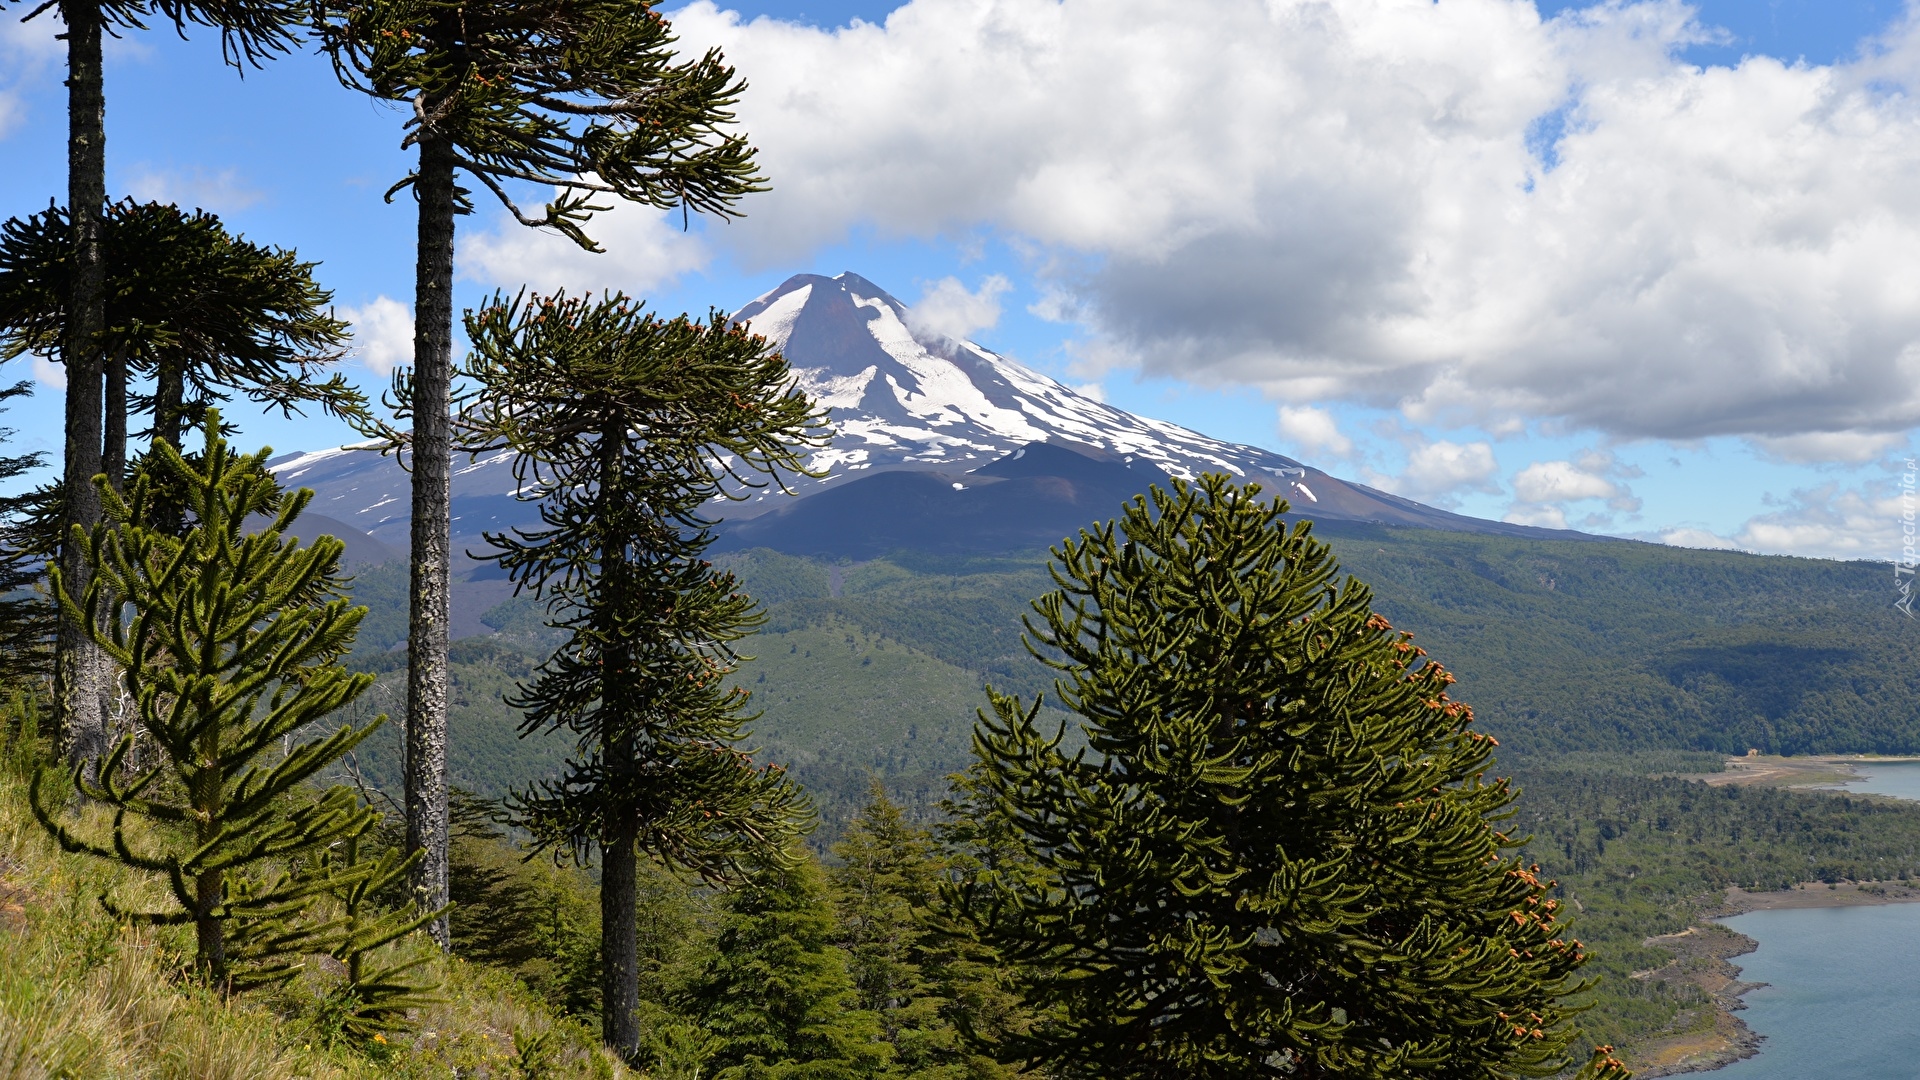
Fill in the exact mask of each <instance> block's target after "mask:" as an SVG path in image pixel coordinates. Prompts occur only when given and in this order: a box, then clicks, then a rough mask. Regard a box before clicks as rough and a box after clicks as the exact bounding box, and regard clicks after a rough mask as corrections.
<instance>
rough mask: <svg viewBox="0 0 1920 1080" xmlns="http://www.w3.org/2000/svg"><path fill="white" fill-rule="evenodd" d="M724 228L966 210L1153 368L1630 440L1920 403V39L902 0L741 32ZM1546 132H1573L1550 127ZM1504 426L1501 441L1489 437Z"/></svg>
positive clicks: (1621, 23) (1817, 423)
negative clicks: (1829, 56)
mask: <svg viewBox="0 0 1920 1080" xmlns="http://www.w3.org/2000/svg"><path fill="white" fill-rule="evenodd" d="M675 22H676V27H677V29H678V30H679V32H680V33H681V35H682V38H683V40H684V41H685V42H686V44H687V46H688V47H689V48H693V49H698V48H702V47H706V46H709V45H717V46H721V47H723V48H724V49H725V50H726V53H727V56H728V59H729V60H730V61H732V62H734V63H736V64H738V65H739V66H740V69H741V70H743V71H750V72H752V73H753V82H754V87H753V91H752V92H751V93H750V94H748V95H747V97H746V98H745V99H744V101H743V102H742V104H741V106H740V114H741V117H742V119H743V121H744V124H745V126H746V128H747V130H748V131H750V132H751V134H752V137H753V139H754V141H755V144H756V145H757V146H759V147H760V149H761V160H762V162H763V164H764V166H765V167H766V169H767V172H768V174H769V175H770V176H773V177H775V178H776V182H775V183H774V185H773V188H772V191H771V192H769V193H768V194H765V195H761V196H755V197H754V198H752V199H750V200H748V203H747V205H746V209H747V210H748V211H749V217H748V218H747V219H746V220H745V221H744V222H742V223H740V224H739V225H737V226H733V227H729V229H727V230H726V231H725V234H724V236H725V239H724V241H723V242H725V243H728V244H731V245H733V246H734V247H735V248H736V250H737V251H739V252H741V253H743V254H744V255H745V256H746V257H747V258H748V259H749V260H750V261H751V260H759V261H763V262H764V261H772V260H778V259H786V258H792V257H795V256H798V255H799V254H801V253H804V252H807V251H809V250H811V249H812V248H813V247H814V246H816V245H818V244H821V243H823V242H830V241H833V240H835V239H838V238H839V237H842V236H844V235H845V234H846V233H847V232H848V230H850V229H853V228H857V227H872V228H877V229H878V230H880V231H881V232H882V233H885V234H890V235H903V234H904V235H922V236H933V235H955V234H961V233H965V232H967V231H969V230H976V229H978V228H981V227H983V226H984V227H987V228H990V229H997V230H1000V231H1001V232H1002V233H1003V234H1007V235H1012V236H1016V237H1020V238H1024V239H1025V240H1026V241H1030V242H1033V243H1036V244H1038V245H1040V246H1041V248H1042V249H1043V250H1045V251H1047V252H1049V253H1051V254H1054V255H1058V256H1062V259H1061V262H1060V265H1065V266H1073V267H1076V268H1078V269H1075V270H1074V271H1072V272H1071V273H1065V272H1063V273H1061V274H1059V275H1058V276H1057V277H1056V279H1055V280H1052V281H1051V282H1050V284H1052V285H1053V286H1055V287H1056V289H1057V290H1058V291H1059V293H1061V294H1063V295H1062V296H1061V297H1055V298H1054V299H1052V300H1049V301H1048V303H1047V304H1046V305H1045V309H1046V310H1048V311H1050V312H1054V313H1061V314H1065V313H1068V312H1071V313H1074V314H1075V315H1077V316H1078V317H1079V319H1080V321H1083V323H1084V325H1086V326H1088V327H1089V328H1090V329H1091V330H1092V331H1093V332H1094V333H1095V334H1096V335H1098V336H1101V337H1103V338H1105V339H1106V340H1107V342H1108V343H1109V348H1108V349H1107V350H1106V351H1105V352H1103V353H1100V354H1099V355H1102V356H1106V357H1126V358H1128V359H1129V360H1130V362H1132V363H1135V364H1138V365H1140V366H1141V367H1143V368H1144V369H1146V370H1147V371H1148V372H1149V373H1150V374H1163V375H1172V376H1176V377H1181V378H1186V379H1191V380H1195V381H1201V382H1208V381H1212V382H1220V383H1243V384H1250V385H1255V386H1259V387H1262V388H1264V389H1266V390H1268V391H1269V392H1271V393H1273V394H1275V395H1276V396H1278V397H1280V398H1282V399H1283V400H1289V401H1296V402H1297V401H1309V400H1315V401H1325V400H1328V399H1332V398H1344V399H1349V400H1358V401H1366V402H1370V403H1373V404H1376V405H1383V406H1387V407H1395V408H1399V409H1402V410H1403V411H1404V412H1405V413H1406V414H1407V415H1408V416H1409V417H1410V418H1412V419H1414V420H1416V421H1418V422H1423V423H1424V422H1442V421H1444V422H1448V423H1452V422H1455V421H1459V422H1467V421H1473V422H1479V423H1483V424H1487V425H1495V424H1498V423H1501V422H1503V421H1504V422H1509V423H1510V422H1511V419H1512V418H1513V417H1515V416H1528V417H1551V418H1557V419H1560V420H1562V421H1565V422H1567V423H1570V424H1572V425H1574V426H1576V427H1586V428H1592V429H1598V430H1601V431H1605V432H1609V433H1613V434H1616V435H1622V436H1654V437H1664V438H1695V437H1704V436H1710V435H1715V434H1740V435H1753V436H1764V437H1769V438H1775V439H1778V438H1785V437H1792V436H1799V435H1804V434H1807V433H1810V432H1836V431H1867V432H1884V431H1892V430H1900V429H1904V428H1907V427H1911V426H1914V425H1916V424H1920V286H1916V285H1915V284H1914V283H1915V282H1920V184H1916V183H1914V180H1913V178H1914V176H1915V175H1916V173H1917V172H1920V95H1915V94H1913V93H1911V92H1910V91H1911V90H1912V89H1913V88H1915V87H1920V26H1916V25H1913V24H1912V23H1906V24H1902V26H1901V27H1900V28H1898V29H1897V30H1896V31H1895V32H1893V33H1892V34H1891V35H1890V36H1889V38H1888V41H1887V43H1886V45H1885V47H1884V48H1883V49H1880V50H1878V51H1875V52H1873V53H1872V55H1870V56H1868V57H1867V58H1866V59H1863V60H1860V61H1858V62H1855V63H1852V64H1850V65H1843V66H1839V67H1827V66H1817V65H1804V64H1797V65H1793V66H1788V65H1784V64H1781V63H1779V62H1777V61H1775V60H1772V59H1769V58H1766V57H1750V58H1748V59H1745V60H1743V61H1742V62H1741V63H1740V64H1739V65H1738V66H1737V67H1733V68H1726V67H1708V68H1700V67H1696V66H1693V65H1689V64H1686V63H1683V62H1680V61H1679V60H1678V59H1677V58H1676V57H1675V55H1674V54H1675V50H1676V49H1678V48H1679V47H1681V46H1683V45H1684V44H1686V43H1688V42H1691V41H1695V40H1699V39H1701V38H1703V37H1705V36H1708V34H1709V31H1708V30H1706V29H1704V28H1702V27H1701V26H1700V25H1698V24H1697V23H1696V22H1695V21H1694V19H1693V14H1692V9H1690V8H1688V7H1687V6H1685V5H1683V4H1681V3H1679V2H1677V0H1647V2H1640V3H1632V2H1625V0H1614V2H1609V3H1602V4H1596V5H1594V6H1591V7H1588V8H1586V9H1584V10H1579V11H1571V12H1567V13H1563V14H1562V15H1560V16H1558V17H1556V18H1554V19H1552V20H1546V21H1543V20H1542V19H1541V18H1540V17H1539V14H1538V12H1537V10H1536V8H1535V6H1534V5H1533V4H1532V3H1531V2H1529V0H1454V2H1449V3H1445V4H1423V3H1393V2H1387V0H1373V2H1357V3H1349V4H1326V3H1323V2H1318V0H1272V2H1270V3H1265V4H1247V3H1243V2H1240V0H1194V2H1192V3H1188V4H1179V5H1169V4H1164V3H1159V2H1156V0H914V2H913V3H910V4H908V5H906V6H905V7H902V8H900V9H898V10H896V11H894V12H893V13H892V14H891V15H890V16H888V18H887V20H886V22H885V23H884V24H870V23H857V24H854V25H852V26H848V27H842V28H838V29H817V28H810V27H804V26H799V25H796V24H791V23H784V22H780V21H777V20H773V19H768V18H760V19H755V20H753V21H750V22H743V21H742V20H741V19H740V18H739V17H738V16H737V15H735V14H733V13H731V12H725V11H722V10H720V9H719V8H717V7H716V6H715V5H714V4H713V3H711V2H710V0H696V2H695V3H693V4H692V5H691V6H689V7H687V8H686V9H684V10H682V11H681V12H680V13H679V15H678V16H677V17H676V20H675ZM1543 133H1547V134H1548V135H1550V136H1552V137H1551V139H1550V140H1549V139H1548V138H1546V137H1543ZM1489 430H1492V428H1491V427H1489Z"/></svg>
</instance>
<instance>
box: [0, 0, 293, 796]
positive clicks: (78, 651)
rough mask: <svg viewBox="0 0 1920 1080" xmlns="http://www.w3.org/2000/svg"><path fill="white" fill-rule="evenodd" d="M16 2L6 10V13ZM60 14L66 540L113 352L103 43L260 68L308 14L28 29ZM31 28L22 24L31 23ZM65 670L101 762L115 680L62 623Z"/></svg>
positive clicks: (217, 11) (79, 725)
mask: <svg viewBox="0 0 1920 1080" xmlns="http://www.w3.org/2000/svg"><path fill="white" fill-rule="evenodd" d="M7 2H8V0H0V6H4V5H5V4H6V3H7ZM48 11H58V12H59V14H60V19H61V21H62V22H63V23H65V24H66V33H64V34H63V35H61V36H62V37H63V38H65V40H66V42H67V205H68V206H69V207H73V208H74V210H75V217H74V222H73V229H72V241H73V268H72V271H71V273H70V276H69V282H70V287H71V290H72V291H71V294H70V300H69V310H70V311H71V312H72V317H71V318H70V319H69V320H68V321H67V326H66V331H65V337H64V338H63V339H62V340H61V342H60V359H61V361H62V362H63V363H64V364H65V365H66V369H67V402H66V447H65V455H66V456H65V462H64V466H63V471H62V476H63V478H64V485H65V486H64V488H63V493H64V502H63V505H62V507H61V524H62V527H61V530H60V532H61V535H62V536H65V535H66V533H67V531H68V529H70V528H71V527H73V526H75V525H78V526H80V527H81V528H82V529H83V530H84V529H91V528H92V527H93V526H94V524H95V523H97V522H98V521H99V520H100V499H99V496H98V495H96V494H95V492H94V487H93V478H94V476H96V475H98V474H99V473H100V471H101V465H102V458H101V453H102V446H101V444H102V407H103V402H102V377H103V376H104V374H105V373H106V367H107V364H108V353H107V349H106V346H105V344H104V343H103V342H102V341H101V334H102V332H103V331H105V330H106V328H107V321H106V297H105V284H106V250H105V243H104V241H103V237H102V235H101V234H102V228H103V226H102V211H103V209H104V207H105V206H106V202H107V146H106V143H107V129H106V85H105V79H104V64H103V62H102V58H101V41H102V37H103V35H105V34H109V33H115V32H116V31H119V30H141V29H145V24H144V23H143V22H142V21H141V20H143V19H145V18H148V17H150V16H151V15H153V14H155V13H158V14H159V15H161V16H162V17H164V18H166V19H168V20H170V21H172V23H173V25H174V29H175V30H176V31H179V32H180V33H182V34H184V33H185V30H186V27H187V26H188V24H195V25H199V26H208V27H214V28H216V29H218V30H219V31H220V48H221V54H222V56H223V57H224V58H225V59H226V61H227V62H228V63H230V64H233V65H234V66H235V67H239V66H240V65H242V64H243V63H246V64H253V65H255V66H258V65H259V63H260V61H261V60H263V59H265V58H266V57H267V56H269V55H271V54H273V53H278V52H284V51H286V50H287V49H288V48H289V47H290V46H291V45H292V44H293V42H294V40H295V38H294V33H293V28H294V27H295V26H297V25H298V23H299V22H300V15H301V12H302V11H303V8H302V7H301V6H300V5H299V4H297V3H294V2H292V0H42V2H41V3H39V4H37V5H36V6H35V7H33V8H32V9H31V10H30V11H28V12H27V14H26V16H25V19H33V18H35V17H36V16H39V15H41V14H43V13H45V12H48ZM25 19H23V21H25ZM61 558H62V560H63V565H64V566H65V568H66V571H67V576H68V580H69V581H70V582H71V583H72V584H73V585H74V586H75V587H76V588H80V587H84V585H85V584H86V582H85V579H84V575H85V574H86V567H85V566H84V565H83V564H82V563H81V561H80V558H79V555H78V553H76V552H74V551H71V550H68V551H64V552H63V553H62V555H61ZM57 656H58V662H57V664H56V669H57V671H58V677H59V680H60V681H61V682H62V683H63V684H64V685H63V687H62V689H61V691H60V692H58V693H56V694H55V702H54V704H55V707H56V709H57V710H58V716H59V718H60V725H61V739H62V741H63V742H64V743H65V746H66V750H67V753H68V755H69V756H70V757H72V758H74V759H75V760H97V759H98V758H99V756H100V755H101V754H102V753H104V752H105V750H106V719H105V699H104V692H105V684H106V682H107V680H108V678H109V672H108V670H107V667H106V665H105V662H104V661H103V660H102V658H101V657H100V655H99V651H98V650H97V649H95V648H94V647H93V644H92V638H91V636H90V635H88V633H87V632H86V629H85V628H84V627H80V626H75V625H73V624H71V623H69V622H67V621H66V620H65V619H62V620H61V623H60V633H59V639H58V647H57Z"/></svg>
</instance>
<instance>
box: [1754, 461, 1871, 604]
mask: <svg viewBox="0 0 1920 1080" xmlns="http://www.w3.org/2000/svg"><path fill="white" fill-rule="evenodd" d="M1900 515H1901V499H1900V493H1899V492H1898V491H1897V490H1892V489H1891V488H1890V486H1883V487H1882V488H1881V489H1880V490H1878V491H1870V490H1867V489H1863V488H1843V487H1841V486H1840V485H1838V484H1825V485H1822V486H1820V487H1817V488H1809V489H1805V490H1800V491H1795V492H1794V493H1793V496H1792V498H1791V500H1790V501H1789V502H1788V503H1787V504H1786V505H1785V506H1783V507H1782V508H1781V509H1779V510H1775V511H1773V512H1771V513H1766V514H1761V515H1759V516H1757V517H1754V518H1752V519H1750V520H1749V521H1748V522H1747V523H1746V524H1745V525H1744V526H1742V527H1741V529H1740V531H1739V533H1738V534H1737V535H1736V536H1735V537H1734V539H1735V541H1736V542H1737V543H1738V545H1739V546H1740V547H1743V548H1746V549H1748V550H1750V551H1761V552H1767V553H1769V554H1776V555H1807V556H1812V557H1815V558H1829V559H1884V560H1886V561H1888V562H1892V561H1893V560H1894V559H1897V558H1899V557H1900V543H1901V533H1900V529H1901V517H1900ZM1888 591H1889V592H1891V591H1892V590H1891V586H1889V590H1888ZM1888 602H1889V603H1891V602H1892V600H1891V599H1889V601H1888Z"/></svg>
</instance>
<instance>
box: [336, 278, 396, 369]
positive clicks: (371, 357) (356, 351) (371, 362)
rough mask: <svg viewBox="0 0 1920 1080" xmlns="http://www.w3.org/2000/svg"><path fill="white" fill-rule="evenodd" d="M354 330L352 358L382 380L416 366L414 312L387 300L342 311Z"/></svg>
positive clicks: (386, 298) (391, 300) (342, 315)
mask: <svg viewBox="0 0 1920 1080" xmlns="http://www.w3.org/2000/svg"><path fill="white" fill-rule="evenodd" d="M340 317H341V318H343V319H345V320H347V322H348V323H350V324H352V326H353V356H354V358H355V359H357V360H359V361H360V363H361V364H362V365H364V366H365V367H366V369H367V370H368V371H371V372H373V373H374V374H375V375H378V376H380V377H381V378H383V379H384V378H386V377H387V376H389V375H391V374H393V369H394V368H397V367H404V366H406V365H408V364H411V363H413V309H412V308H410V307H408V306H407V305H405V304H403V303H401V302H400V301H398V300H395V299H393V298H392V297H388V296H376V297H374V298H373V300H372V301H370V302H368V303H366V304H363V305H361V306H360V307H357V308H341V309H340Z"/></svg>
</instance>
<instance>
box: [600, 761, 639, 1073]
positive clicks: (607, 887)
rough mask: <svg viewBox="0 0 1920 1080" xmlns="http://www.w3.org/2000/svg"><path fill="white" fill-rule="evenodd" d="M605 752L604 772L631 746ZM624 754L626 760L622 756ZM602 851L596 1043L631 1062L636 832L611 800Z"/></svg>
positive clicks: (635, 1004) (635, 1052) (635, 1032)
mask: <svg viewBox="0 0 1920 1080" xmlns="http://www.w3.org/2000/svg"><path fill="white" fill-rule="evenodd" d="M623 741H624V743H625V745H624V746H621V745H620V742H621V741H615V743H614V744H613V745H612V746H610V747H609V749H608V751H607V766H608V768H609V769H617V768H618V765H617V763H618V762H621V761H626V762H629V763H630V762H631V761H632V760H633V740H632V739H631V738H628V739H626V740H623ZM623 754H624V757H622V756H621V755H623ZM602 828H603V829H604V830H605V835H604V837H603V840H604V842H603V844H602V845H601V850H600V856H601V859H600V1017H601V1030H600V1037H601V1038H602V1039H604V1040H605V1041H606V1044H607V1045H608V1046H609V1047H611V1048H612V1049H613V1051H614V1052H615V1053H617V1054H619V1055H620V1056H621V1057H622V1058H624V1059H626V1060H627V1061H629V1062H637V1061H638V1060H639V1057H640V952H639V950H640V935H639V927H638V924H637V919H636V918H635V912H634V904H635V901H636V897H637V893H638V864H639V853H638V851H637V850H636V849H635V842H636V841H637V840H638V839H639V829H638V828H637V823H636V821H635V820H634V814H633V811H632V809H631V808H630V807H628V806H625V805H623V801H622V800H620V799H618V798H615V799H610V800H609V805H608V808H607V812H606V822H605V824H604V825H603V826H602Z"/></svg>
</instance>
